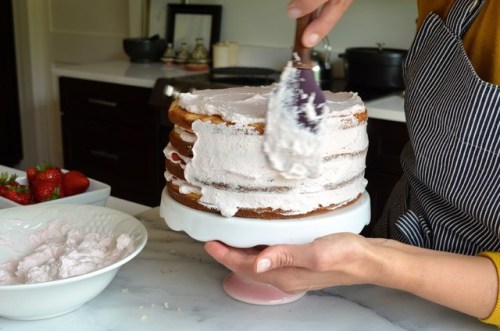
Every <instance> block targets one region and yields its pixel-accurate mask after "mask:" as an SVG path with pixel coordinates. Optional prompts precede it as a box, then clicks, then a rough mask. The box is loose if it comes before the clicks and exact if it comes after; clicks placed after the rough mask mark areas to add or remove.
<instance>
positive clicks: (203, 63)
mask: <svg viewBox="0 0 500 331" xmlns="http://www.w3.org/2000/svg"><path fill="white" fill-rule="evenodd" d="M209 62H210V60H209V55H208V50H207V49H206V48H205V45H203V38H197V39H196V45H195V47H194V49H193V52H192V53H191V55H190V56H189V61H188V64H187V65H186V69H188V70H197V71H198V70H207V69H208V63H209Z"/></svg>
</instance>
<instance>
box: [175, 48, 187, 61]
mask: <svg viewBox="0 0 500 331" xmlns="http://www.w3.org/2000/svg"><path fill="white" fill-rule="evenodd" d="M188 58H189V51H188V47H187V44H186V43H182V44H181V48H180V49H179V51H178V52H177V55H176V57H175V62H177V63H180V64H183V63H186V62H187V60H188Z"/></svg>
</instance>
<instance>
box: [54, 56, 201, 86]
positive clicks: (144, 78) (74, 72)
mask: <svg viewBox="0 0 500 331" xmlns="http://www.w3.org/2000/svg"><path fill="white" fill-rule="evenodd" d="M52 72H53V74H54V75H55V76H57V77H59V76H65V77H72V78H81V79H88V80H94V81H99V82H106V83H115V84H123V85H130V86H139V87H147V88H153V86H154V84H155V81H156V79H157V78H178V77H183V76H189V75H196V74H200V73H202V72H201V71H188V70H185V69H184V68H183V67H182V66H179V65H168V66H167V65H165V64H163V63H132V62H127V61H113V62H101V63H89V64H63V63H55V64H54V65H53V67H52Z"/></svg>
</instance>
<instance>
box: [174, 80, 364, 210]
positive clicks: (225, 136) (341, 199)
mask: <svg viewBox="0 0 500 331" xmlns="http://www.w3.org/2000/svg"><path fill="white" fill-rule="evenodd" d="M273 87H274V86H264V87H237V88H230V89H225V90H205V91H196V92H193V93H186V94H181V96H180V105H181V106H182V107H183V108H184V109H186V110H188V111H190V112H194V113H198V114H206V115H219V116H221V117H222V118H223V119H224V120H225V121H228V122H232V123H234V124H233V125H226V124H225V123H221V124H214V123H212V122H204V121H199V120H198V121H195V122H194V123H193V124H192V131H193V132H194V133H195V135H196V141H195V143H194V146H193V155H194V156H193V158H192V159H190V158H188V157H185V156H184V157H182V160H183V161H184V162H185V169H184V177H185V178H186V181H184V180H182V179H178V178H176V177H174V176H172V175H171V174H170V173H169V172H168V171H167V172H166V174H165V176H166V178H167V181H171V182H173V183H174V184H176V185H177V186H179V187H180V192H181V193H183V194H187V193H190V192H195V193H198V194H201V198H200V199H199V200H198V202H199V203H201V204H202V205H205V206H206V207H209V208H213V209H216V210H219V211H220V212H221V214H222V215H224V216H233V215H234V214H235V213H236V211H237V210H238V209H240V208H248V209H258V208H272V209H276V210H280V211H281V212H283V213H284V214H287V215H300V214H305V213H308V212H311V211H313V210H316V209H318V208H326V207H328V206H330V205H342V204H345V203H348V202H349V201H351V200H353V199H355V198H356V197H357V196H358V195H359V194H360V193H362V192H363V191H364V188H365V186H366V180H365V179H364V169H365V158H366V151H367V148H368V136H367V133H366V123H361V124H359V123H358V119H357V118H356V117H354V115H355V114H357V113H362V112H364V111H365V107H364V104H363V102H362V101H361V99H360V98H359V97H358V96H357V94H355V93H350V92H345V93H335V94H334V93H331V92H325V97H326V98H327V107H328V109H329V110H328V112H327V116H326V117H325V119H324V126H325V128H324V132H325V136H324V138H323V139H325V143H324V144H323V147H322V148H321V155H322V157H321V160H322V166H323V168H324V171H323V172H322V173H321V174H320V175H319V176H318V177H316V178H295V179H294V178H285V177H284V176H282V174H281V173H280V171H277V170H276V169H274V168H273V167H271V166H270V164H269V161H268V159H267V157H266V155H265V153H264V152H263V141H264V135H262V134H260V133H259V132H258V130H257V129H256V128H254V127H253V126H248V124H254V123H264V122H265V117H266V111H267V103H268V99H269V97H270V92H271V90H272V88H273ZM291 134H293V133H291ZM186 141H187V140H186ZM164 152H165V155H166V157H167V158H169V160H172V153H173V152H175V149H173V148H172V146H171V145H170V144H169V146H167V148H165V151H164Z"/></svg>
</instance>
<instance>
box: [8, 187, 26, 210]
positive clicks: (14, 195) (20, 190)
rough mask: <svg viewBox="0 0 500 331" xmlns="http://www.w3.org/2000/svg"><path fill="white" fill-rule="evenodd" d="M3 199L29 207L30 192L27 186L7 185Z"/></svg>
mask: <svg viewBox="0 0 500 331" xmlns="http://www.w3.org/2000/svg"><path fill="white" fill-rule="evenodd" d="M6 188H7V191H6V192H5V195H4V196H5V197H6V198H7V199H9V200H12V201H14V202H16V203H18V204H21V205H29V204H30V203H31V192H30V188H29V187H28V185H17V186H12V185H7V186H6Z"/></svg>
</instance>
